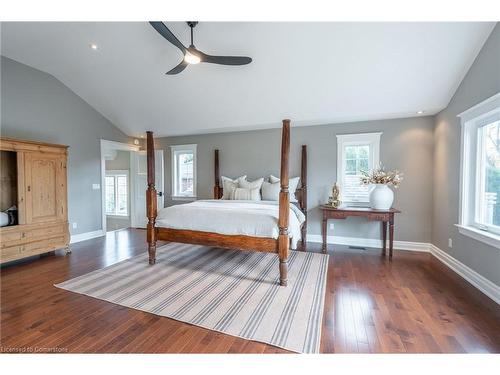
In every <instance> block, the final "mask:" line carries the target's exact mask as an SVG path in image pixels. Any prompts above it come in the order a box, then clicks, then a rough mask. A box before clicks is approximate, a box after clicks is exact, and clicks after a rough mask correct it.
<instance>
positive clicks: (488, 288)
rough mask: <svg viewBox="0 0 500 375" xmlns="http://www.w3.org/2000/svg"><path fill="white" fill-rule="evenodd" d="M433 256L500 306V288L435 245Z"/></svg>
mask: <svg viewBox="0 0 500 375" xmlns="http://www.w3.org/2000/svg"><path fill="white" fill-rule="evenodd" d="M431 254H432V255H434V256H435V257H436V258H437V259H438V260H439V261H441V262H442V263H443V264H444V265H446V266H448V267H449V268H450V269H452V270H453V271H455V272H456V273H457V274H459V275H460V276H462V277H463V278H464V279H465V280H467V281H468V282H469V283H471V284H472V285H474V286H475V287H476V288H477V289H479V290H480V291H481V292H483V293H484V294H486V295H487V296H488V297H490V298H491V299H492V300H493V301H495V302H496V303H498V304H499V305H500V286H498V285H496V284H494V283H493V282H491V281H490V280H488V279H487V278H485V277H483V276H481V275H480V274H478V273H477V272H476V271H474V270H473V269H471V268H469V267H468V266H466V265H465V264H463V263H462V262H460V261H458V260H456V259H455V258H453V257H452V256H451V255H449V254H448V253H446V252H444V251H443V250H441V249H440V248H438V247H436V246H434V245H431Z"/></svg>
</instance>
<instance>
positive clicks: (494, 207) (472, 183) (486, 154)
mask: <svg viewBox="0 0 500 375" xmlns="http://www.w3.org/2000/svg"><path fill="white" fill-rule="evenodd" d="M459 116H460V117H461V120H462V160H461V177H462V178H461V179H462V181H461V199H460V218H459V224H458V226H459V231H460V232H461V233H462V234H465V235H469V236H471V237H473V238H476V239H478V240H481V241H483V242H486V243H489V244H492V245H493V246H500V94H497V95H495V96H494V97H492V98H490V99H487V100H486V101H484V102H483V103H480V104H478V105H476V106H474V107H473V108H471V109H469V110H467V111H465V112H464V113H462V114H460V115H459Z"/></svg>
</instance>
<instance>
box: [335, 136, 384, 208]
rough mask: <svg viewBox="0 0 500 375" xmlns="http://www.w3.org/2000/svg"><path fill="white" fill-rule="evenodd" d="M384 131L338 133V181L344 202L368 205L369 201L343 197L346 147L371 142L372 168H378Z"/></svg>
mask: <svg viewBox="0 0 500 375" xmlns="http://www.w3.org/2000/svg"><path fill="white" fill-rule="evenodd" d="M381 136H382V132H377V133H357V134H338V135H337V183H338V184H339V186H340V193H341V200H342V203H347V204H349V205H352V206H355V205H366V203H368V201H366V202H365V201H356V202H355V201H346V200H344V199H343V197H342V191H343V186H344V181H343V175H344V173H343V171H344V170H345V155H344V148H345V146H346V145H347V146H348V145H350V144H355V145H359V144H370V145H372V147H371V155H370V159H371V160H372V166H371V168H376V167H378V165H379V164H380V137H381Z"/></svg>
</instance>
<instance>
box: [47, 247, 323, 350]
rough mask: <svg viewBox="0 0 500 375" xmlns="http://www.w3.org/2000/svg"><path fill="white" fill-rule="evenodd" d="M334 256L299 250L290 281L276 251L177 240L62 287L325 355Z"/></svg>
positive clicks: (294, 255) (292, 256) (294, 256)
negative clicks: (282, 280) (282, 282)
mask: <svg viewBox="0 0 500 375" xmlns="http://www.w3.org/2000/svg"><path fill="white" fill-rule="evenodd" d="M327 265H328V255H324V254H318V253H307V252H298V251H292V252H291V253H290V257H289V265H288V286H287V287H280V286H279V285H278V280H279V271H278V257H277V256H276V254H269V253H257V252H243V251H237V250H223V249H219V248H212V247H205V246H196V245H186V244H179V243H170V244H168V245H165V246H163V247H161V248H159V249H158V250H157V260H156V264H155V265H154V266H149V265H148V261H147V255H146V254H142V255H138V256H136V257H133V258H131V259H128V260H125V261H122V262H119V263H117V264H114V265H112V266H109V267H107V268H103V269H100V270H97V271H94V272H91V273H88V274H86V275H83V276H80V277H77V278H74V279H71V280H68V281H65V282H63V283H60V284H57V285H55V286H56V287H58V288H62V289H65V290H68V291H71V292H75V293H80V294H84V295H87V296H91V297H94V298H98V299H102V300H105V301H108V302H112V303H116V304H119V305H122V306H127V307H130V308H134V309H138V310H142V311H146V312H150V313H153V314H157V315H161V316H165V317H169V318H172V319H176V320H180V321H183V322H186V323H190V324H194V325H197V326H201V327H204V328H208V329H211V330H215V331H219V332H222V333H226V334H229V335H233V336H238V337H242V338H245V339H249V340H255V341H260V342H264V343H267V344H271V345H274V346H278V347H280V348H284V349H288V350H291V351H294V352H298V353H317V352H318V351H319V345H320V338H321V323H322V319H323V305H324V297H325V284H326V273H327Z"/></svg>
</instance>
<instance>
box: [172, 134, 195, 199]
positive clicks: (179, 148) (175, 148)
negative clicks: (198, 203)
mask: <svg viewBox="0 0 500 375" xmlns="http://www.w3.org/2000/svg"><path fill="white" fill-rule="evenodd" d="M197 146H198V145H197V144H190V145H173V146H170V159H171V173H170V179H171V189H172V190H171V196H170V198H171V199H172V200H174V201H193V200H196V196H197V194H196V193H197V191H198V190H197V187H198V185H197V179H196V175H197V173H196V169H197V168H196V166H197V163H198V162H197V157H196V149H197ZM179 151H190V152H192V153H193V195H176V194H175V193H176V191H175V190H176V189H175V175H176V168H177V167H176V165H175V153H176V152H179Z"/></svg>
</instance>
